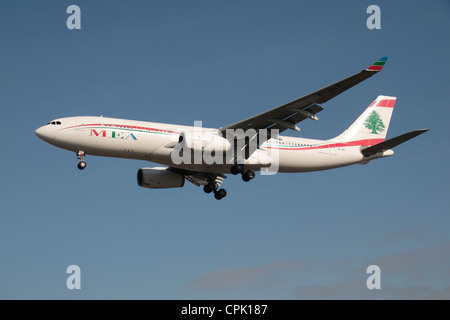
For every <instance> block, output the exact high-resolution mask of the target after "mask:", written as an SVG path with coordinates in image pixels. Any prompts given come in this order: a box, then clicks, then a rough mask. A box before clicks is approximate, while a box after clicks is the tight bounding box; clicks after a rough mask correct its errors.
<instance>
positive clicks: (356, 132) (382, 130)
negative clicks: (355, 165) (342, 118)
mask: <svg viewBox="0 0 450 320" xmlns="http://www.w3.org/2000/svg"><path fill="white" fill-rule="evenodd" d="M396 99H397V98H396V97H387V96H378V97H377V98H376V99H375V101H374V102H372V104H371V105H370V106H369V107H368V108H367V109H366V110H365V111H364V112H363V113H362V114H361V115H360V116H359V117H358V119H356V121H355V122H353V124H352V125H351V126H350V127H349V128H348V129H347V130H345V131H344V132H343V133H342V134H341V135H339V136H337V137H336V138H334V139H332V140H333V141H336V142H357V143H358V144H359V143H361V144H363V145H366V146H373V145H375V144H377V143H380V142H383V141H384V140H385V139H386V134H387V131H388V128H389V122H390V121H391V116H392V111H394V105H395V100H396Z"/></svg>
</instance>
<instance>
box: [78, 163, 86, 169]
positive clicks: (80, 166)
mask: <svg viewBox="0 0 450 320" xmlns="http://www.w3.org/2000/svg"><path fill="white" fill-rule="evenodd" d="M84 168H86V162H84V161H80V163H79V164H78V169H80V170H83V169H84Z"/></svg>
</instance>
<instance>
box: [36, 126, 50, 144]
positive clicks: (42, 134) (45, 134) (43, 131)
mask: <svg viewBox="0 0 450 320" xmlns="http://www.w3.org/2000/svg"><path fill="white" fill-rule="evenodd" d="M34 133H35V134H36V135H37V136H38V138H40V139H42V140H44V141H48V140H49V139H50V132H49V130H48V128H47V126H43V127H40V128H37V129H36V130H35V131H34Z"/></svg>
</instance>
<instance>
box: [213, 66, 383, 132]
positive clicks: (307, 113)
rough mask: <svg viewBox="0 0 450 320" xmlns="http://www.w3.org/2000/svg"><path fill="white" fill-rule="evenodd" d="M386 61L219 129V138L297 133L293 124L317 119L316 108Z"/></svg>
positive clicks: (379, 69)
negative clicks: (230, 134)
mask: <svg viewBox="0 0 450 320" xmlns="http://www.w3.org/2000/svg"><path fill="white" fill-rule="evenodd" d="M386 61H387V57H383V58H381V59H380V60H378V61H377V62H375V63H374V64H372V65H371V66H370V67H368V68H367V69H364V70H362V71H361V72H359V73H357V74H354V75H352V76H350V77H348V78H346V79H344V80H341V81H339V82H336V83H334V84H332V85H329V86H328V87H325V88H323V89H320V90H318V91H316V92H313V93H311V94H308V95H306V96H304V97H301V98H299V99H297V100H294V101H291V102H289V103H286V104H284V105H282V106H279V107H277V108H274V109H271V110H269V111H266V112H263V113H261V114H258V115H256V116H254V117H251V118H248V119H245V120H243V121H239V122H236V123H233V124H231V125H229V126H226V127H222V128H220V130H221V131H222V133H223V134H225V133H226V130H227V129H233V130H236V129H242V130H244V131H246V130H248V129H255V130H259V129H278V130H279V132H282V131H284V130H286V129H293V130H297V131H299V130H300V129H298V127H297V126H296V124H297V123H299V122H300V121H303V120H305V119H306V118H311V119H314V120H317V117H316V116H315V115H316V113H318V112H320V111H322V110H323V108H322V107H321V106H320V105H319V104H321V103H325V102H327V101H328V100H330V99H332V98H334V97H336V96H337V95H339V94H341V93H342V92H344V91H346V90H348V89H350V88H351V87H353V86H355V85H357V84H358V83H360V82H362V81H364V80H366V79H367V78H370V77H371V76H373V75H374V74H376V73H378V72H379V71H381V69H383V66H384V64H385V63H386Z"/></svg>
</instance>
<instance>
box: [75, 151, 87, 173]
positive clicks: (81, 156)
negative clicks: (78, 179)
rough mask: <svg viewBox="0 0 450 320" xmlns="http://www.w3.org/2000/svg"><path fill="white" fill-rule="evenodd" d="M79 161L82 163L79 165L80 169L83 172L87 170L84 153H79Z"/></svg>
mask: <svg viewBox="0 0 450 320" xmlns="http://www.w3.org/2000/svg"><path fill="white" fill-rule="evenodd" d="M77 159H80V162H79V163H78V169H80V170H83V169H84V168H86V162H85V161H84V151H81V150H79V151H77Z"/></svg>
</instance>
